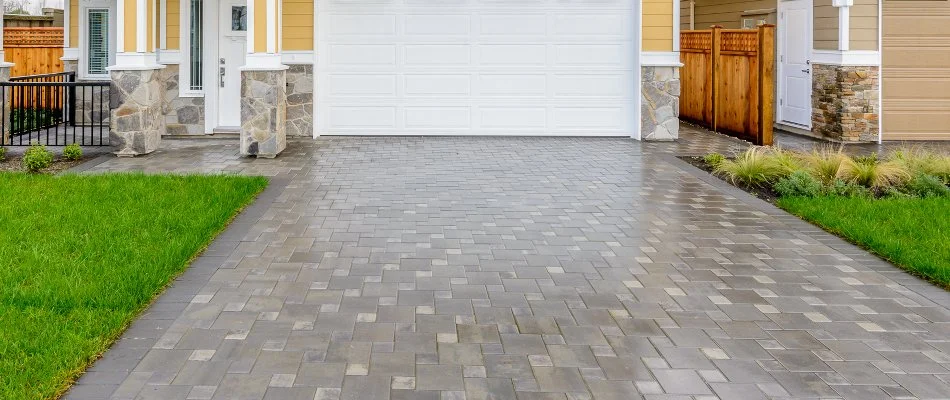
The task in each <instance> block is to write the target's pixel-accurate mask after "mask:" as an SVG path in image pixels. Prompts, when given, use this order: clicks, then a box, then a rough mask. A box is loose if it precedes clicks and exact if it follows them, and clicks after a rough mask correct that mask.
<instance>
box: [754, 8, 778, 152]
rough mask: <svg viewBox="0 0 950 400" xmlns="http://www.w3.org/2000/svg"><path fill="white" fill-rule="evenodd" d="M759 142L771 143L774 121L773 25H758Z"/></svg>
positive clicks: (765, 144)
mask: <svg viewBox="0 0 950 400" xmlns="http://www.w3.org/2000/svg"><path fill="white" fill-rule="evenodd" d="M758 30H759V32H758V36H759V37H758V39H759V48H758V57H759V82H758V85H759V109H758V114H759V115H758V118H759V140H758V141H759V142H760V143H756V144H758V145H762V146H768V145H771V144H772V125H774V122H775V25H761V26H759V29H758Z"/></svg>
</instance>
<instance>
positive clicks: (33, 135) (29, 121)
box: [0, 72, 110, 146]
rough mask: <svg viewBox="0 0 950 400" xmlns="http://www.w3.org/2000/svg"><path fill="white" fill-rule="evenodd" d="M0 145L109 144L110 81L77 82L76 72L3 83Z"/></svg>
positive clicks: (19, 78) (29, 77) (1, 91)
mask: <svg viewBox="0 0 950 400" xmlns="http://www.w3.org/2000/svg"><path fill="white" fill-rule="evenodd" d="M0 100H2V102H3V105H4V107H2V108H0V128H2V129H0V146H29V145H30V144H32V143H40V144H44V145H47V146H66V145H68V144H73V143H76V144H79V145H81V146H108V145H109V114H110V107H109V105H110V102H109V82H77V81H76V73H75V72H60V73H54V74H43V75H29V76H22V77H15V78H11V79H10V81H9V82H0Z"/></svg>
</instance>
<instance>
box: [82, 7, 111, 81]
mask: <svg viewBox="0 0 950 400" xmlns="http://www.w3.org/2000/svg"><path fill="white" fill-rule="evenodd" d="M88 19H89V24H88V26H89V42H88V46H89V48H88V51H87V52H86V54H88V57H89V63H88V70H87V72H88V73H89V74H90V75H104V74H105V73H106V67H108V66H109V10H108V9H90V10H89V14H88Z"/></svg>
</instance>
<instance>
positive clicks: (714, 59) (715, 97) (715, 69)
mask: <svg viewBox="0 0 950 400" xmlns="http://www.w3.org/2000/svg"><path fill="white" fill-rule="evenodd" d="M710 28H711V31H712V33H711V35H712V36H711V40H710V44H711V47H712V50H710V52H711V57H710V58H711V60H710V62H711V63H712V77H711V78H712V79H710V80H711V81H712V130H713V132H716V131H717V130H718V122H719V121H718V120H719V117H718V116H717V114H718V113H719V52H720V50H721V46H720V39H721V38H722V26H719V25H713V26H711V27H710Z"/></svg>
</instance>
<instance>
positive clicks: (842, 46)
mask: <svg viewBox="0 0 950 400" xmlns="http://www.w3.org/2000/svg"><path fill="white" fill-rule="evenodd" d="M831 5H833V6H835V7H837V8H838V50H840V51H848V50H850V49H851V6H852V5H854V0H832V2H831Z"/></svg>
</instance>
